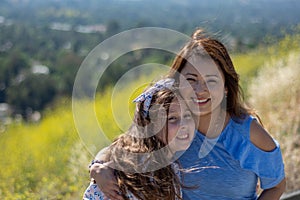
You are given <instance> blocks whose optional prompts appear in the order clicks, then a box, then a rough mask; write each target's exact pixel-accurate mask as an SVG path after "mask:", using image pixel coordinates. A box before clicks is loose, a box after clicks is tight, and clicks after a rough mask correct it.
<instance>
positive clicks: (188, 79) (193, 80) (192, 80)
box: [186, 78, 196, 82]
mask: <svg viewBox="0 0 300 200" xmlns="http://www.w3.org/2000/svg"><path fill="white" fill-rule="evenodd" d="M186 80H187V81H189V82H195V81H196V79H194V78H187V79H186Z"/></svg>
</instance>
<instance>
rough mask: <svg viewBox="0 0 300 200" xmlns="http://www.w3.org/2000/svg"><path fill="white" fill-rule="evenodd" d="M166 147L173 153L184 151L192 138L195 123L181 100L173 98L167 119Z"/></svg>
mask: <svg viewBox="0 0 300 200" xmlns="http://www.w3.org/2000/svg"><path fill="white" fill-rule="evenodd" d="M167 127H168V129H167V130H168V141H167V142H168V145H169V147H170V149H171V150H172V151H173V152H175V151H182V150H186V149H187V148H188V147H189V146H190V143H191V141H192V140H193V137H194V131H195V122H194V119H193V118H192V114H191V112H190V110H189V109H188V107H187V105H186V104H185V103H184V101H183V100H178V99H177V98H175V99H174V100H173V101H172V102H171V104H170V107H169V114H168V117H167Z"/></svg>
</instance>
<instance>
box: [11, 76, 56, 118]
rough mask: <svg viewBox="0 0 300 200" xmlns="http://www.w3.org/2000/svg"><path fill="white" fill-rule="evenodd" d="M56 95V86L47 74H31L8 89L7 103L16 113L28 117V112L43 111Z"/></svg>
mask: <svg viewBox="0 0 300 200" xmlns="http://www.w3.org/2000/svg"><path fill="white" fill-rule="evenodd" d="M55 94H56V84H55V82H54V81H53V79H52V78H51V77H50V76H49V75H46V74H29V75H27V76H26V78H25V79H24V80H22V81H21V82H20V83H18V84H14V85H12V86H11V87H9V88H7V94H6V95H7V103H9V104H11V105H13V107H14V110H15V113H19V114H22V115H23V116H24V117H25V118H26V117H27V111H28V110H42V109H44V108H45V106H46V105H47V104H48V103H50V102H51V101H52V100H53V99H54V97H55Z"/></svg>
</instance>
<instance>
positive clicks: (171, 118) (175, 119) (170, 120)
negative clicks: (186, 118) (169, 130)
mask: <svg viewBox="0 0 300 200" xmlns="http://www.w3.org/2000/svg"><path fill="white" fill-rule="evenodd" d="M177 119H178V118H177V117H174V116H172V117H169V118H168V121H169V122H170V123H175V122H176V121H177Z"/></svg>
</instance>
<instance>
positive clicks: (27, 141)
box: [0, 0, 300, 199]
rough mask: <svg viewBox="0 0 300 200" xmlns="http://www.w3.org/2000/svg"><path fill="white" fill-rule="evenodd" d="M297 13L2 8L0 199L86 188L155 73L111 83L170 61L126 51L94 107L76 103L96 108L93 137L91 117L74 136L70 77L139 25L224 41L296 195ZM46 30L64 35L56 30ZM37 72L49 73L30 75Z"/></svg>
mask: <svg viewBox="0 0 300 200" xmlns="http://www.w3.org/2000/svg"><path fill="white" fill-rule="evenodd" d="M225 2H226V3H225ZM104 5H105V6H104ZM125 7H126V9H124V8H125ZM299 8H300V4H299V3H298V1H297V0H273V1H272V3H271V4H270V2H269V1H268V0H253V1H247V0H246V1H245V0H243V1H239V0H231V1H221V0H213V1H212V0H203V1H201V3H199V1H197V0H189V1H185V2H183V1H177V0H166V1H158V0H157V1H156V0H155V1H150V0H149V1H148V0H144V1H129V0H128V1H119V0H118V1H117V0H112V1H105V0H88V1H81V0H66V1H56V0H45V1H39V0H31V1H26V0H18V1H15V0H3V1H0V103H8V104H9V105H10V106H11V107H12V111H11V113H8V116H6V115H2V113H1V115H0V146H1V151H0V168H1V170H0V198H1V199H74V198H75V199H78V198H81V196H82V193H83V192H84V190H85V188H86V187H87V185H88V184H89V175H88V167H87V166H88V164H89V162H90V161H91V160H92V159H93V157H94V155H95V154H96V153H97V151H98V150H99V149H101V148H102V147H103V146H104V145H105V142H104V140H105V141H107V139H109V140H111V139H113V138H114V137H116V136H117V135H118V134H120V133H122V132H123V131H124V130H126V127H128V126H129V124H130V121H131V116H132V111H133V110H134V104H132V103H131V100H132V99H133V98H134V96H136V95H137V94H138V93H139V92H140V91H141V90H142V89H143V87H144V86H145V85H146V83H147V82H148V81H149V79H154V77H158V76H159V74H162V72H161V71H156V73H154V72H153V73H152V72H149V74H147V75H148V76H141V77H139V76H137V77H136V78H135V79H133V80H134V81H133V82H131V83H130V84H126V86H127V87H123V88H122V87H120V88H119V90H118V91H117V93H116V94H115V93H114V92H115V83H116V82H117V81H118V80H119V78H120V77H121V76H122V75H123V74H124V73H126V72H127V71H128V70H130V69H131V68H132V67H135V66H139V65H142V64H145V63H159V64H165V65H169V64H170V62H171V60H172V59H173V56H174V55H170V54H168V53H165V52H161V51H152V50H143V51H135V52H129V53H128V54H126V55H124V56H122V57H120V58H119V59H118V60H116V61H115V62H114V63H112V65H111V66H110V67H109V70H108V71H106V72H105V74H104V76H103V78H102V79H101V80H100V82H99V88H98V91H97V95H96V97H95V101H92V100H87V99H85V100H81V101H80V102H78V103H79V104H80V105H81V109H82V111H83V112H84V111H85V110H87V109H88V108H90V107H93V108H94V109H95V113H96V115H97V119H98V122H99V125H100V126H101V127H102V129H103V132H105V139H103V137H98V135H93V134H91V132H92V131H94V129H93V128H94V127H92V125H91V120H90V118H89V117H83V119H82V123H83V124H84V125H85V126H86V133H85V132H84V133H82V132H80V133H79V131H78V129H77V127H76V124H75V123H74V116H73V114H74V113H72V107H71V93H72V88H73V82H74V77H75V75H76V72H77V70H78V68H79V66H80V64H81V62H82V61H83V59H84V58H85V57H86V56H87V54H88V52H90V51H91V50H92V49H93V48H94V47H95V46H96V45H97V44H99V43H100V42H101V41H103V40H105V39H106V38H108V37H109V36H111V35H113V34H115V33H118V32H120V31H122V30H126V29H129V28H135V27H143V26H160V27H166V28H172V29H175V30H178V31H181V32H183V33H186V34H190V33H191V32H192V30H193V29H194V28H195V27H197V26H202V27H205V28H206V29H208V30H209V31H211V32H213V33H215V34H216V36H217V37H219V38H220V39H221V40H222V41H223V42H224V43H225V44H226V46H227V47H228V49H229V50H230V52H231V55H232V58H233V62H234V65H235V67H236V68H237V71H238V72H239V74H240V76H241V83H242V87H243V89H244V92H245V97H246V100H247V101H248V102H249V104H251V105H253V106H254V107H255V108H256V109H257V111H258V113H259V114H260V115H261V117H262V120H263V122H264V125H265V126H266V128H267V129H268V130H269V132H270V133H271V135H272V136H273V137H275V138H276V139H277V140H278V141H279V142H280V144H281V147H282V150H283V156H284V161H285V166H286V174H287V178H288V186H287V192H290V191H293V190H296V189H300V188H299V185H300V179H299V176H298V174H300V168H299V165H300V160H299V156H298V155H299V151H300V144H299V142H298V141H299V140H298V139H300V138H299V137H300V128H299V126H300V120H299V111H300V110H299V108H300V106H299V105H300V100H299V99H300V95H299V94H300V92H299V91H300V83H299V80H298V79H299V78H298V77H299V75H300V74H299V69H300V68H299V65H300V63H299V60H300V58H299V52H300V47H299V44H300V34H299V33H300V32H299V27H298V26H297V24H298V23H299V20H298V19H300V16H299V15H300V14H299ZM140 10H142V11H143V12H139V11H140ZM154 10H155V13H154V12H153V11H154ZM287 11H288V12H287ZM1 17H2V18H1ZM53 23H61V24H63V25H66V26H67V28H68V27H70V29H68V30H57V29H53V28H51V27H53ZM94 24H101V25H104V27H105V28H106V30H105V31H103V32H91V33H83V32H79V31H78V26H79V25H94ZM35 66H40V67H41V66H42V67H41V68H40V69H45V68H43V66H46V67H47V69H48V70H49V71H48V72H47V70H46V71H44V72H43V73H41V72H36V71H35V68H34V67H35ZM152 77H153V78H152ZM137 85H138V86H139V87H138V88H136V86H137ZM112 94H114V95H115V96H113V97H112ZM128 97H129V101H128V102H127V101H124V100H125V99H128ZM112 107H113V108H114V109H115V110H112V109H111V108H112ZM35 111H39V112H41V114H42V115H41V116H42V118H41V120H40V121H31V120H30V118H29V117H28V116H30V115H31V114H34V113H35ZM20 114H21V115H22V117H20ZM83 116H85V115H83ZM116 117H117V119H118V120H119V121H115V120H116Z"/></svg>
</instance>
